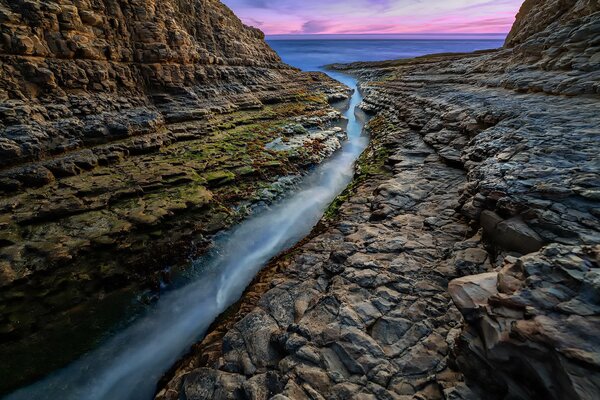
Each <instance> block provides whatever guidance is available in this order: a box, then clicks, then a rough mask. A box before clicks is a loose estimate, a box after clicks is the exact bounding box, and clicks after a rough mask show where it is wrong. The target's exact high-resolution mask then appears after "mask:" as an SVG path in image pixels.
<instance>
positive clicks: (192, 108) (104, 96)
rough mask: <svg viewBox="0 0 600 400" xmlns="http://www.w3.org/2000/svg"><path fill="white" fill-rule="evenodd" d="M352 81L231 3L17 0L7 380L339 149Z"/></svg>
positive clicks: (0, 254) (4, 158)
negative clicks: (246, 21)
mask: <svg viewBox="0 0 600 400" xmlns="http://www.w3.org/2000/svg"><path fill="white" fill-rule="evenodd" d="M347 95H348V93H347V89H346V88H345V87H342V86H341V85H339V84H338V83H335V82H333V81H332V80H330V79H329V78H327V77H326V76H325V75H324V74H307V73H301V72H300V71H298V70H297V69H294V68H291V67H289V66H287V65H285V64H283V63H282V62H281V60H280V58H279V57H278V56H277V55H276V53H275V52H274V51H272V50H271V49H270V48H269V46H268V45H267V44H266V43H265V42H264V37H263V34H262V33H261V32H260V31H258V30H256V29H254V28H250V27H247V26H244V25H243V24H242V23H241V22H240V20H239V19H238V18H237V17H236V16H235V15H234V14H233V13H232V12H231V11H230V10H229V9H228V8H227V7H225V6H224V5H223V4H221V3H220V2H219V1H218V0H186V1H180V0H161V1H155V0H118V1H117V0H43V1H37V0H35V1H32V0H1V1H0V355H1V357H0V358H1V359H2V360H3V361H2V363H0V364H2V367H0V370H1V371H0V374H1V375H2V376H3V379H2V385H0V386H3V385H5V384H7V385H10V384H15V383H17V382H15V381H13V378H14V379H15V380H19V379H28V377H30V376H31V371H32V370H35V369H36V368H37V366H36V365H37V364H38V363H37V362H36V361H35V360H34V359H28V358H26V357H27V355H32V354H36V353H37V350H36V348H38V347H41V348H45V349H46V350H48V349H52V348H56V353H57V354H55V355H51V356H48V359H49V361H48V360H47V361H44V362H40V363H39V364H46V365H47V366H48V369H51V368H52V366H50V364H53V363H56V364H58V365H60V364H61V363H64V362H65V361H66V360H67V359H68V358H69V357H73V356H74V355H77V354H78V353H79V352H82V351H84V350H85V349H86V346H89V345H90V344H91V343H93V342H94V340H95V338H97V335H98V333H101V332H102V331H103V330H105V329H106V327H107V326H110V324H111V323H112V321H114V320H118V318H119V317H118V316H116V315H112V316H110V317H108V316H106V315H103V316H100V315H98V314H97V313H96V311H94V310H95V305H96V303H98V302H108V303H106V304H111V306H110V308H114V310H117V309H119V308H122V307H121V306H118V307H117V306H116V305H117V304H121V305H122V304H123V303H125V304H126V303H127V300H125V301H124V300H123V291H124V290H129V291H130V292H136V291H138V290H139V288H140V287H142V288H147V287H149V286H150V287H158V284H159V279H163V280H164V279H166V278H167V277H166V276H165V274H164V273H163V272H160V271H161V270H162V269H164V268H165V266H168V265H172V263H173V262H176V261H178V259H181V258H183V259H185V257H186V256H187V255H188V254H190V253H189V251H192V250H194V249H198V251H201V249H202V248H203V246H204V245H205V244H206V242H207V240H208V239H209V238H210V235H211V234H212V233H214V232H216V231H218V230H220V229H222V228H224V227H226V226H228V225H229V224H231V223H232V222H233V221H235V220H236V219H238V218H239V217H241V216H243V215H242V214H241V213H236V212H234V210H233V208H232V207H233V206H237V205H240V204H242V203H247V202H250V201H252V200H253V199H258V200H261V197H260V196H261V191H262V192H264V191H265V187H268V186H269V185H270V184H272V183H274V182H275V181H276V180H277V179H278V178H280V177H282V176H288V175H297V174H300V173H302V171H303V170H305V169H306V168H307V167H309V166H310V165H314V163H317V162H319V161H320V160H322V159H323V158H325V157H327V156H328V155H329V154H330V153H331V152H332V151H334V150H335V149H336V147H339V138H340V136H341V135H342V133H341V132H340V130H339V129H338V128H337V127H336V126H335V125H338V122H339V121H338V120H339V119H340V114H339V112H337V111H336V110H334V109H333V108H331V107H330V105H329V101H334V100H339V99H343V98H345V97H347ZM276 139H279V140H283V141H288V140H291V141H292V142H293V143H291V144H290V145H289V146H287V147H286V148H285V149H284V150H278V149H271V148H269V147H268V146H266V145H267V144H268V143H270V142H272V141H274V140H276ZM292 139H293V140H292ZM132 286H134V287H135V288H133V289H132ZM115 293H116V298H114V297H115V296H113V294H115ZM126 297H127V296H126ZM109 298H112V300H111V299H109ZM92 312H93V313H95V314H94V315H93V316H92V317H91V318H93V319H94V323H93V324H89V323H87V322H81V320H82V319H83V320H85V318H87V316H89V315H90V313H92ZM115 314H117V313H115ZM106 318H108V319H109V320H110V321H104V322H100V321H101V320H103V319H106ZM73 325H74V327H72V328H71V327H70V326H73ZM100 325H102V328H100ZM82 326H83V328H82V329H83V331H82V332H81V334H75V333H74V332H75V331H76V330H77V329H79V328H81V327H82ZM66 327H68V328H66ZM64 329H68V331H69V332H71V333H72V334H73V335H75V336H77V337H78V339H77V340H69V341H68V344H67V343H66V342H65V340H68V339H66V338H65V335H64ZM67 336H69V335H67ZM47 337H51V338H53V339H51V340H50V343H51V344H45V343H46V342H45V340H46V339H45V338H47ZM52 341H53V342H52ZM24 349H27V351H25V350H24ZM5 360H9V361H7V362H5ZM55 366H56V365H55ZM32 373H33V374H35V373H37V372H35V371H34V372H32ZM5 377H6V379H4V378H5ZM0 390H1V389H0Z"/></svg>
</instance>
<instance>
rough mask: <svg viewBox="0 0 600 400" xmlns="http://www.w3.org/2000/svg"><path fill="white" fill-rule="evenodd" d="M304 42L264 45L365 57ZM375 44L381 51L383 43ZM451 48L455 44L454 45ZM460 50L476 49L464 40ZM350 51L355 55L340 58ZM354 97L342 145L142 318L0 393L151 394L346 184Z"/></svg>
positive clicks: (356, 127)
mask: <svg viewBox="0 0 600 400" xmlns="http://www.w3.org/2000/svg"><path fill="white" fill-rule="evenodd" d="M291 42H294V43H291ZM303 42H304V41H302V42H300V41H273V42H270V43H271V45H272V46H273V47H274V48H275V49H276V50H277V51H278V52H279V53H280V54H281V55H282V56H283V58H284V60H285V61H286V62H288V63H290V64H294V65H296V66H298V67H300V68H303V69H309V70H314V69H318V67H319V66H320V65H322V64H327V63H333V62H343V61H353V60H360V59H363V58H364V57H360V56H359V52H361V53H360V54H363V55H364V54H366V53H365V51H366V50H365V49H364V48H362V50H360V48H361V44H360V43H358V44H357V43H354V44H352V46H348V45H347V44H346V45H342V46H341V47H340V46H338V47H336V45H335V44H332V43H329V44H323V43H317V42H319V41H313V43H303ZM497 44H498V43H495V44H494V45H492V44H490V43H479V44H478V47H477V46H476V48H489V47H497ZM382 46H384V48H385V49H388V48H389V43H388V44H385V45H382ZM434 47H435V46H433V47H432V46H431V45H428V46H421V49H420V50H417V49H411V50H410V51H411V52H412V53H411V54H410V55H413V56H414V55H419V54H426V53H432V52H442V51H448V50H449V49H448V48H447V47H448V46H447V45H446V46H444V45H443V44H439V43H438V45H437V47H435V48H434ZM450 47H452V49H451V50H454V47H457V46H450ZM458 47H460V46H458ZM327 48H329V52H327V51H326V49H327ZM336 49H337V50H336ZM340 49H342V50H344V49H345V50H348V49H350V51H340ZM357 49H359V50H357ZM461 49H462V50H461V51H466V50H474V49H475V48H473V46H472V45H465V46H463V48H461ZM368 54H369V57H370V59H384V58H391V57H393V56H394V54H389V53H388V52H387V50H386V53H385V54H379V55H377V54H374V53H372V52H368ZM309 55H310V56H309ZM350 55H352V56H353V57H355V58H353V59H347V57H350ZM401 55H404V54H395V56H396V57H399V56H401ZM330 75H331V76H332V77H334V78H335V79H338V80H340V81H342V82H344V83H345V84H347V85H348V86H350V87H352V88H356V81H355V80H354V79H353V78H350V77H348V76H345V75H341V74H337V73H330ZM360 101H361V96H360V93H359V92H358V90H355V92H354V94H353V96H352V98H351V100H350V104H349V108H348V111H347V112H346V113H345V116H346V118H347V119H348V128H347V131H348V132H347V133H348V140H347V141H346V142H345V143H344V144H343V147H342V149H341V150H340V151H338V152H337V153H336V154H335V155H334V156H333V157H332V158H331V159H329V160H328V161H327V162H325V163H323V164H322V165H320V166H319V167H317V168H316V169H315V170H314V171H313V172H312V173H310V174H309V175H307V176H306V177H305V178H304V179H303V182H302V183H301V185H300V187H299V188H298V190H297V191H295V192H294V193H291V194H290V195H289V196H288V197H287V198H286V199H284V200H282V201H281V202H280V203H278V204H276V205H274V206H272V207H270V208H268V209H266V210H264V211H262V212H261V213H260V214H258V215H255V216H254V217H252V218H250V219H248V220H246V221H245V222H243V223H241V224H240V225H238V226H237V227H236V228H234V229H232V230H231V231H230V232H228V233H226V234H224V235H222V236H221V237H219V238H218V239H217V241H216V245H215V248H214V250H213V251H212V252H211V253H210V254H208V255H206V256H204V257H202V258H200V259H198V260H196V261H195V262H194V265H193V266H191V269H193V270H195V271H196V272H197V273H196V278H195V279H193V280H191V281H190V282H189V283H188V284H187V285H185V286H183V287H181V288H178V289H175V290H172V291H170V292H167V293H166V294H165V295H163V296H162V297H161V299H160V300H159V301H158V302H157V304H155V305H154V306H153V307H151V308H149V309H148V310H147V311H146V313H145V314H144V315H143V316H140V318H138V319H137V320H136V321H135V322H134V323H132V324H131V325H129V326H128V327H127V328H125V329H124V330H122V331H121V332H119V333H118V334H116V335H115V336H113V337H112V338H110V339H108V340H106V341H105V342H104V343H103V344H101V345H100V346H99V347H98V348H97V349H96V350H94V351H92V352H90V353H88V354H86V355H84V356H83V357H81V358H80V359H79V360H78V361H75V362H73V363H72V364H70V365H69V366H67V367H65V368H63V369H61V370H59V371H56V372H54V373H53V374H51V375H49V376H48V377H46V378H44V379H42V380H41V381H39V382H37V383H35V384H33V385H31V386H28V387H25V388H23V389H20V390H17V391H16V392H14V393H12V394H11V395H9V396H7V397H6V399H10V400H21V399H22V400H25V399H27V400H30V399H36V400H43V399H49V400H50V399H51V400H55V399H64V400H69V399H88V400H96V399H103V400H104V399H107V400H108V399H110V400H120V399H150V398H152V395H153V394H154V390H155V385H156V382H157V381H158V380H159V379H160V377H161V375H162V374H163V373H164V372H165V371H166V370H167V369H168V368H169V367H170V366H171V365H172V364H173V363H174V362H175V361H176V360H177V359H178V358H179V357H180V356H181V355H182V354H183V353H185V352H186V350H187V349H189V346H190V345H191V344H192V343H194V342H195V341H197V340H199V339H201V338H202V335H203V334H204V333H205V332H206V330H207V329H208V327H209V325H210V324H211V323H212V321H214V319H215V318H216V317H217V316H218V315H219V314H220V313H222V312H223V311H224V310H225V309H226V308H227V307H228V306H229V305H231V304H233V303H234V302H235V301H237V300H238V299H239V297H240V296H241V295H242V293H243V291H244V289H245V288H246V286H247V285H248V284H249V283H250V282H251V281H252V279H253V278H254V276H255V275H256V274H257V272H258V271H259V270H260V269H261V268H262V267H263V266H264V265H265V264H266V263H267V262H268V260H269V259H271V258H272V257H274V256H276V255H277V254H279V253H281V252H282V251H284V250H286V249H288V248H290V247H292V246H293V245H294V244H295V243H296V242H298V241H299V240H300V239H302V238H303V237H305V236H306V235H307V234H308V233H309V232H310V231H311V229H312V228H313V227H314V225H315V224H316V223H317V222H318V220H319V219H320V218H321V216H322V214H323V212H324V210H325V209H326V207H327V206H328V205H329V204H330V202H331V201H332V200H333V199H334V198H335V197H336V196H337V195H338V194H339V193H340V192H341V191H342V190H343V189H344V188H345V187H346V185H348V183H349V182H350V180H351V178H352V175H353V167H354V162H355V161H356V159H357V158H358V156H359V155H360V153H361V152H362V151H363V150H364V149H365V147H366V146H367V143H368V140H367V138H366V137H365V136H364V135H363V134H362V131H363V125H364V118H363V116H362V115H361V113H360V112H359V111H357V110H356V106H357V105H358V104H359V103H360ZM65 334H66V335H68V332H65Z"/></svg>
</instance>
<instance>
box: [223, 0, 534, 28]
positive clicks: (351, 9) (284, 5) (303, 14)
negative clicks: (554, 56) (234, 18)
mask: <svg viewBox="0 0 600 400" xmlns="http://www.w3.org/2000/svg"><path fill="white" fill-rule="evenodd" d="M222 1H223V3H225V4H227V5H228V6H229V7H230V8H231V9H232V10H233V11H234V12H235V13H236V14H237V15H238V16H239V17H240V18H241V19H242V21H244V23H245V24H247V25H251V26H255V27H257V28H259V29H261V30H262V31H263V32H265V33H266V34H267V35H277V34H351V33H354V34H381V33H387V34H392V33H413V34H415V33H416V34H421V33H455V34H457V33H460V34H462V33H469V34H470V33H507V32H508V31H509V30H510V27H511V26H512V24H513V22H514V20H515V15H516V13H517V11H518V10H519V7H520V6H521V4H522V3H523V0H222Z"/></svg>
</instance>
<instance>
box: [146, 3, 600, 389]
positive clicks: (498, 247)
mask: <svg viewBox="0 0 600 400" xmlns="http://www.w3.org/2000/svg"><path fill="white" fill-rule="evenodd" d="M599 54H600V3H598V2H597V1H593V0H592V1H587V0H578V1H553V0H546V1H544V0H538V1H526V2H525V4H524V6H523V9H522V11H521V13H520V14H519V16H518V18H517V21H516V23H515V27H514V29H513V31H512V32H511V34H510V36H509V38H508V40H507V43H506V46H505V47H504V48H502V49H498V50H494V51H484V52H477V53H473V54H445V55H432V56H426V57H420V58H416V59H410V60H398V61H389V62H381V63H356V64H350V65H338V66H334V67H335V68H337V69H341V70H345V71H347V72H349V73H353V74H356V75H357V76H358V77H359V78H360V79H361V82H362V88H363V90H364V92H365V94H366V96H365V100H364V102H363V105H362V107H363V109H365V110H366V111H369V112H371V113H373V114H375V115H376V117H375V118H374V119H373V120H372V122H371V123H370V125H369V128H370V131H371V134H372V137H373V143H372V144H371V147H370V149H369V150H368V152H367V154H366V155H365V156H363V160H362V162H361V163H359V166H358V173H357V178H356V182H355V183H354V184H353V185H352V190H351V191H350V192H349V193H346V194H345V195H344V198H346V199H347V201H346V202H345V203H344V204H343V205H341V206H340V208H339V214H338V215H337V217H336V218H335V219H334V220H333V221H331V222H330V223H329V225H328V226H326V227H324V228H322V229H321V231H318V232H315V234H314V236H313V237H312V238H311V239H310V240H308V241H307V242H305V243H304V244H302V245H301V246H300V247H298V248H297V249H296V250H295V252H293V253H291V254H289V255H287V256H286V258H285V259H284V260H281V261H280V262H278V263H275V265H271V266H270V268H272V271H273V272H272V273H271V274H266V276H267V278H265V279H266V280H264V281H260V280H259V281H258V282H257V283H255V285H254V286H253V287H252V288H251V289H250V291H249V293H248V296H247V297H248V299H246V300H243V301H242V305H241V306H240V308H239V311H238V312H237V314H236V316H235V317H230V318H229V319H227V320H226V322H224V323H223V325H224V326H219V325H218V326H217V327H216V328H215V330H214V331H213V332H212V333H211V334H209V335H208V336H207V337H206V339H205V340H204V341H203V342H202V343H200V344H199V345H198V346H196V347H195V348H194V350H193V351H192V353H191V355H190V356H188V357H187V358H186V359H185V361H184V362H182V363H181V364H180V365H179V366H178V368H177V370H176V371H174V373H173V377H172V379H171V380H170V382H168V383H167V384H166V385H165V386H164V387H163V388H162V390H161V391H160V392H159V394H158V396H157V398H158V399H178V398H185V399H210V398H213V399H214V398H222V399H238V398H251V399H269V398H273V399H304V398H306V399H373V398H381V399H408V398H418V399H441V398H446V399H461V398H462V399H473V398H485V399H496V398H497V399H503V398H520V399H566V398H568V399H594V398H597V397H598V394H599V393H600V386H599V376H598V371H600V364H599V363H598V360H599V358H598V349H599V348H600V347H599V343H598V338H597V335H595V332H598V330H599V329H600V325H599V324H600V317H599V313H598V312H599V308H598V307H600V297H599V296H598V278H597V276H598V271H599V270H600V269H599V268H600V264H599V260H598V251H599V248H598V244H600V213H599V211H598V210H600V197H599V196H598V194H599V193H600V158H599V155H598V154H599V149H600V130H599V127H600V114H599V113H598V110H599V109H600V64H598V61H599V58H598V55H599ZM463 318H464V319H463Z"/></svg>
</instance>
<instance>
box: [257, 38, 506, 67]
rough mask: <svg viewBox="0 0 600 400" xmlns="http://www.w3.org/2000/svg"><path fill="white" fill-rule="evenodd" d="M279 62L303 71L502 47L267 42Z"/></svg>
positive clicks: (489, 42) (486, 42)
mask: <svg viewBox="0 0 600 400" xmlns="http://www.w3.org/2000/svg"><path fill="white" fill-rule="evenodd" d="M267 42H268V43H269V45H270V46H271V47H272V48H273V49H274V50H275V51H276V52H277V53H279V55H280V56H281V58H282V59H283V61H285V62H286V63H288V64H290V65H293V66H295V67H298V68H301V69H303V70H305V71H316V70H320V69H321V67H322V66H323V65H326V64H333V63H348V62H353V61H382V60H394V59H398V58H409V57H416V56H422V55H426V54H433V53H464V52H470V51H475V50H486V49H496V48H498V47H502V44H503V40H502V39H500V38H495V39H461V40H457V39H451V40H449V39H444V40H438V39H363V40H332V39H325V40H280V39H272V38H271V39H270V38H267Z"/></svg>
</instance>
